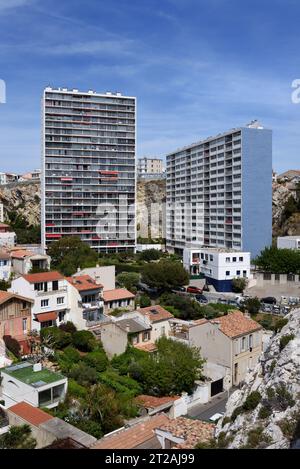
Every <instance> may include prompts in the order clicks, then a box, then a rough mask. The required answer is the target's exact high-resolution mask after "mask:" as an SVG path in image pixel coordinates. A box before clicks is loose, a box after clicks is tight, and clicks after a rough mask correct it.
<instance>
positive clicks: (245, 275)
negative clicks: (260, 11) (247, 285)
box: [243, 270, 247, 278]
mask: <svg viewBox="0 0 300 469" xmlns="http://www.w3.org/2000/svg"><path fill="white" fill-rule="evenodd" d="M243 277H244V278H246V277H247V270H243Z"/></svg>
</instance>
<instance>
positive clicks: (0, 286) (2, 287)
mask: <svg viewBox="0 0 300 469" xmlns="http://www.w3.org/2000/svg"><path fill="white" fill-rule="evenodd" d="M10 286H11V285H10V282H7V281H6V280H0V291H7V290H8V289H9V288H10Z"/></svg>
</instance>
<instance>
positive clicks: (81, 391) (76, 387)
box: [68, 378, 87, 399]
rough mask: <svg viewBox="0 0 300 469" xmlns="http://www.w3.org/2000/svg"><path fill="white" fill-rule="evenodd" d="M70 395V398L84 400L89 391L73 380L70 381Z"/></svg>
mask: <svg viewBox="0 0 300 469" xmlns="http://www.w3.org/2000/svg"><path fill="white" fill-rule="evenodd" d="M68 393H69V394H70V396H73V397H77V398H82V399H84V398H85V397H86V393H87V390H86V388H85V387H83V386H81V385H80V384H78V383H77V382H76V381H74V379H72V378H71V379H69V381H68Z"/></svg>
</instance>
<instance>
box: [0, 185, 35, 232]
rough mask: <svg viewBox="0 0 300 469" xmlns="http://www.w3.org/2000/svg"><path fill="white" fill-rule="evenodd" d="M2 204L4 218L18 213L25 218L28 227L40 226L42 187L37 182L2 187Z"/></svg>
mask: <svg viewBox="0 0 300 469" xmlns="http://www.w3.org/2000/svg"><path fill="white" fill-rule="evenodd" d="M0 203H1V204H3V207H4V216H5V219H6V220H9V216H8V215H9V214H10V213H11V212H16V213H17V215H20V216H22V217H24V218H25V220H26V221H27V223H28V225H30V226H37V225H39V224H40V218H41V216H40V203H41V186H40V184H39V183H37V182H23V183H16V184H10V185H8V186H0Z"/></svg>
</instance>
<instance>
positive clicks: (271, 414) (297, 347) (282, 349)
mask: <svg viewBox="0 0 300 469" xmlns="http://www.w3.org/2000/svg"><path fill="white" fill-rule="evenodd" d="M286 320H287V324H286V325H284V327H283V328H282V329H281V331H280V332H279V333H277V334H276V335H274V336H273V338H272V339H271V341H270V343H269V346H268V348H267V350H266V351H265V352H264V354H263V355H262V358H261V361H260V363H259V364H258V365H257V367H256V369H255V370H254V371H253V372H251V373H249V374H248V375H247V377H246V380H245V384H244V385H243V387H242V388H241V389H239V390H237V391H236V392H234V393H233V394H232V396H231V397H230V399H229V401H228V403H227V407H226V413H225V415H224V417H223V418H222V420H221V421H219V422H218V425H217V430H216V437H217V438H218V439H219V440H220V441H222V442H223V443H224V442H225V443H226V444H225V447H227V448H229V449H233V448H244V447H246V448H269V449H284V448H290V447H291V445H292V444H295V441H296V440H297V438H299V436H298V435H297V432H298V430H297V429H299V421H300V401H299V398H300V310H299V309H298V310H295V311H293V312H291V313H290V314H289V315H287V316H286ZM292 442H294V443H292Z"/></svg>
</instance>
